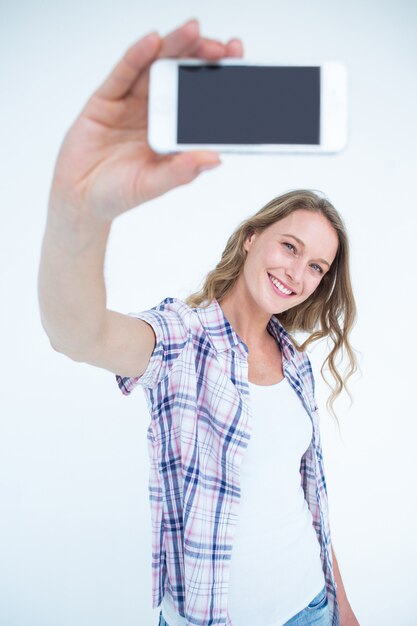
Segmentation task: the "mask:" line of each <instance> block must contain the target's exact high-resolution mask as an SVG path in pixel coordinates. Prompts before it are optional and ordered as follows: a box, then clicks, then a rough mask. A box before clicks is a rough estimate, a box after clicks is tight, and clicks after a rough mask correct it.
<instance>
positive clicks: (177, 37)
mask: <svg viewBox="0 0 417 626" xmlns="http://www.w3.org/2000/svg"><path fill="white" fill-rule="evenodd" d="M242 52H243V51H242V45H241V43H240V41H239V40H237V39H233V40H231V41H229V42H228V43H227V44H222V43H221V42H219V41H215V40H212V39H206V38H203V37H202V36H201V35H200V32H199V25H198V23H197V22H196V20H191V21H189V22H187V23H186V24H184V25H183V26H182V27H180V28H178V29H176V30H175V31H173V32H172V33H170V34H168V35H167V36H165V37H160V36H159V35H158V34H156V33H151V34H150V35H148V36H146V37H144V38H142V39H140V40H139V41H137V42H136V43H135V44H134V45H132V46H131V47H130V48H129V50H128V51H127V52H126V54H125V55H124V57H123V58H122V59H121V61H120V62H119V63H118V64H117V65H116V67H115V68H114V70H113V71H112V72H111V74H110V75H109V77H108V78H107V79H106V80H105V81H104V83H103V84H102V85H101V86H100V87H99V88H98V89H97V91H96V92H95V93H94V94H93V95H92V97H91V98H90V100H89V101H88V102H87V104H86V106H85V108H84V109H83V111H82V112H81V114H80V115H79V117H78V118H77V120H76V121H75V122H74V124H73V125H72V127H71V128H70V130H69V131H68V133H67V135H66V137H65V140H64V142H63V145H62V147H61V150H60V153H59V156H58V160H57V163H56V168H55V172H54V178H53V183H52V187H51V192H50V199H49V207H48V219H47V225H46V230H45V234H44V239H43V245H42V255H41V264H40V270H39V284H38V289H39V302H40V309H41V319H42V324H43V326H44V328H45V331H46V333H47V334H48V337H49V339H50V342H51V345H52V347H53V348H54V349H55V350H57V351H59V352H61V353H63V354H66V355H67V356H68V357H70V358H71V359H73V360H75V361H80V362H85V363H90V364H92V365H95V366H98V367H102V368H105V369H107V370H109V371H111V372H113V373H114V374H115V375H116V380H117V383H118V385H119V387H120V389H121V391H122V392H123V393H124V394H125V395H127V394H129V393H131V391H132V390H133V388H134V387H135V386H136V385H141V386H142V388H143V389H144V392H145V394H146V397H147V400H148V406H149V409H150V412H151V422H150V426H149V430H148V437H149V446H150V452H151V454H150V460H151V471H150V482H149V495H150V503H151V515H152V533H153V537H152V541H153V550H152V571H153V607H158V606H161V613H160V619H159V623H160V624H161V625H168V626H197V625H199V626H212V625H213V626H214V625H216V626H232V625H233V626H281V625H282V624H291V625H292V626H296V625H297V626H301V625H307V624H313V623H314V624H316V625H321V626H324V625H326V626H327V625H329V624H331V626H338V625H339V624H341V625H342V626H351V625H354V624H358V622H357V620H356V618H355V616H354V614H353V611H352V609H351V607H350V604H349V602H348V599H347V597H346V593H345V591H344V588H343V583H342V580H341V577H340V572H339V570H338V567H337V562H336V558H335V555H334V551H333V548H332V544H331V537H330V529H329V520H328V503H327V492H326V482H325V475H324V468H323V458H322V451H321V444H320V432H319V420H318V410H317V405H316V401H315V396H314V378H313V373H312V370H311V365H310V361H309V359H308V356H307V354H306V353H305V352H304V351H303V350H304V349H305V347H306V346H307V345H308V344H309V343H310V342H311V341H314V340H315V339H318V338H320V337H330V338H331V340H332V341H333V349H332V351H331V353H330V354H329V356H328V359H327V360H328V365H329V369H330V371H331V373H332V374H333V377H334V379H335V382H336V386H335V389H334V391H333V394H332V398H331V401H330V406H332V403H333V400H334V399H335V397H336V396H337V395H338V394H339V393H340V392H341V391H342V390H343V388H344V387H345V383H346V379H345V380H343V379H342V377H341V376H340V374H339V373H338V371H337V368H336V366H335V357H336V355H337V353H338V352H339V351H340V350H342V349H345V350H346V352H347V354H348V356H349V359H350V368H351V369H350V373H349V375H350V374H351V373H352V372H353V371H354V369H355V366H356V364H355V358H354V356H353V352H352V350H351V347H350V344H349V340H348V335H349V331H350V329H351V327H352V324H353V322H354V318H355V303H354V298H353V295H352V290H351V285H350V280H349V252H348V240H347V236H346V232H345V228H344V225H343V222H342V220H341V218H340V216H339V215H338V213H337V211H336V210H335V208H334V207H333V206H332V205H331V203H330V202H329V201H328V200H327V199H325V198H324V197H322V196H320V195H318V194H316V193H314V192H312V191H309V190H298V191H291V192H288V193H286V194H284V195H282V196H279V197H277V198H275V199H274V200H272V201H271V202H270V203H268V204H267V205H266V206H265V207H264V208H262V209H261V210H260V211H258V213H256V214H255V215H254V216H252V217H250V218H249V219H247V220H245V221H244V222H243V223H242V224H241V225H240V226H239V227H238V228H237V230H236V231H235V233H234V234H233V235H232V236H231V237H230V239H229V240H228V242H227V245H226V248H225V250H224V253H223V255H222V258H221V260H220V262H219V263H218V265H217V267H216V268H215V269H214V270H213V271H212V272H210V273H209V274H208V276H207V278H206V281H205V283H204V286H203V288H202V290H201V291H200V292H199V293H196V294H193V295H192V296H190V297H189V298H187V300H186V301H185V302H184V301H181V300H179V299H177V298H175V297H167V298H165V299H164V300H163V301H162V302H161V303H159V304H158V305H157V306H155V307H154V308H152V309H150V310H148V311H144V312H140V313H134V314H133V313H132V314H129V315H123V314H121V313H117V312H115V311H111V310H109V309H107V308H106V290H105V284H104V278H103V262H104V256H105V250H106V244H107V239H108V235H109V231H110V227H111V223H112V221H113V220H114V219H115V218H116V217H117V216H118V215H120V214H121V213H123V212H125V211H128V210H129V209H131V208H133V207H136V206H137V205H139V204H141V203H143V202H146V201H147V200H150V199H152V198H155V197H156V196H158V195H161V194H163V193H165V192H166V191H168V190H170V189H172V188H174V187H176V186H178V185H182V184H185V183H187V182H190V181H191V180H193V179H194V178H196V177H197V176H198V174H199V173H200V172H201V171H202V170H204V169H207V168H212V167H216V166H217V165H218V164H219V159H218V155H217V154H216V153H213V152H209V151H194V152H188V153H183V154H176V155H169V156H161V155H157V154H155V153H154V152H152V150H151V149H150V147H149V146H148V144H147V95H148V77H149V67H150V65H151V64H152V62H153V61H154V60H155V59H156V58H158V57H162V56H167V57H186V56H194V57H199V58H203V59H207V60H218V59H221V58H223V57H226V56H230V57H233V56H236V57H239V56H241V55H242ZM297 330H303V331H307V332H308V333H311V334H310V336H309V337H308V339H307V340H306V341H305V342H304V344H303V345H302V346H299V345H298V344H297V343H296V342H295V340H294V339H293V338H291V335H290V333H291V332H292V331H297Z"/></svg>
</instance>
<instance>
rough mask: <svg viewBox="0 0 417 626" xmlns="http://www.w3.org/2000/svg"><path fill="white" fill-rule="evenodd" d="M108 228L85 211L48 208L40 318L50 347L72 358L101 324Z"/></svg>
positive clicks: (77, 356)
mask: <svg viewBox="0 0 417 626" xmlns="http://www.w3.org/2000/svg"><path fill="white" fill-rule="evenodd" d="M110 227H111V222H104V221H103V220H100V219H98V218H95V217H94V216H93V215H91V214H88V213H86V212H84V213H82V212H77V211H74V210H71V209H66V208H64V207H50V209H49V211H48V218H47V224H46V229H45V233H44V238H43V242H42V250H41V260H40V267H39V274H38V298H39V304H40V312H41V321H42V325H43V327H44V329H45V332H46V333H47V335H48V337H49V340H50V342H51V345H52V346H53V347H54V348H55V350H58V351H59V352H64V353H65V354H67V355H68V356H69V357H72V358H74V359H75V360H78V359H81V358H82V354H83V350H84V349H85V348H87V347H88V346H90V345H91V344H92V342H94V341H96V340H97V338H98V336H99V335H100V333H101V330H102V328H103V322H104V314H105V311H106V288H105V282H104V272H103V267H104V258H105V252H106V245H107V240H108V236H109V231H110Z"/></svg>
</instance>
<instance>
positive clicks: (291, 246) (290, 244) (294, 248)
mask: <svg viewBox="0 0 417 626" xmlns="http://www.w3.org/2000/svg"><path fill="white" fill-rule="evenodd" d="M283 245H284V246H290V248H292V249H293V250H294V251H295V250H296V247H295V246H293V245H292V243H289V242H288V241H284V242H283Z"/></svg>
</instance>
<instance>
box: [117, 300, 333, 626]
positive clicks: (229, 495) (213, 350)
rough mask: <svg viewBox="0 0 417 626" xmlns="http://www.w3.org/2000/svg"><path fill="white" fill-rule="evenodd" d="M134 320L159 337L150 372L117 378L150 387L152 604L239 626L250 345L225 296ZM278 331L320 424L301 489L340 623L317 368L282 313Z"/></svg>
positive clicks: (290, 368)
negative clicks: (232, 591)
mask: <svg viewBox="0 0 417 626" xmlns="http://www.w3.org/2000/svg"><path fill="white" fill-rule="evenodd" d="M129 315H132V316H134V317H137V318H140V319H142V320H145V321H146V322H148V324H150V325H151V326H152V328H153V329H154V331H155V335H156V345H155V349H154V351H153V353H152V356H151V358H150V361H149V364H148V367H147V369H146V371H145V372H144V373H143V375H142V376H141V377H134V378H126V377H125V378H123V377H121V376H119V375H116V380H117V383H118V385H119V388H120V390H121V391H122V393H123V394H124V395H128V394H130V393H131V392H132V390H133V389H134V387H135V386H136V385H137V384H140V385H142V387H143V389H144V391H145V395H146V399H147V403H148V407H149V410H150V413H151V422H150V424H149V427H148V450H149V457H150V474H149V498H150V504H151V518H152V571H153V585H152V595H153V603H152V607H153V608H156V607H158V606H159V605H160V604H161V602H162V598H163V596H164V594H165V592H167V593H169V594H170V595H171V596H172V601H173V604H174V606H175V607H176V610H177V612H178V613H179V615H181V616H183V617H184V618H185V621H186V624H187V626H233V625H232V622H231V619H230V617H229V615H228V612H227V597H228V595H227V594H228V581H229V571H230V559H231V558H232V548H233V537H234V532H235V528H236V523H237V517H238V515H239V500H240V465H241V463H242V459H243V455H244V453H245V450H246V448H247V445H248V442H249V439H250V436H251V432H252V414H251V407H250V396H249V385H248V348H247V346H246V344H245V343H244V342H243V341H242V340H241V339H240V337H239V336H238V335H237V334H236V332H235V331H234V330H233V328H232V326H231V325H230V323H229V321H228V320H227V319H226V317H225V315H224V313H223V311H222V309H221V307H220V305H219V303H218V301H217V300H213V301H212V302H211V303H210V304H209V305H208V306H207V307H206V308H204V307H199V308H190V307H189V306H188V305H187V304H186V303H185V302H183V301H181V300H178V299H177V298H165V300H163V301H162V302H161V303H160V304H158V305H157V306H155V307H154V308H152V309H150V310H148V311H144V312H142V313H129ZM268 331H269V333H270V334H271V335H272V336H273V337H274V338H275V339H276V341H277V342H278V345H279V348H280V350H281V353H282V365H283V371H284V374H285V377H286V378H287V379H288V381H289V383H290V384H291V386H292V387H293V389H294V391H295V393H296V394H297V395H298V397H299V398H300V401H301V402H302V405H303V406H304V408H305V410H306V411H307V413H308V415H309V416H310V418H311V420H312V424H313V436H312V440H311V443H310V446H309V447H308V449H307V450H306V452H305V453H304V455H303V457H302V459H301V463H300V476H301V484H302V487H303V490H304V494H305V499H306V502H307V504H308V507H309V509H310V511H311V514H312V517H313V526H314V529H315V531H316V533H317V538H318V540H319V543H320V549H321V550H320V555H321V560H322V566H323V572H324V575H325V580H326V589H327V597H328V603H329V610H330V617H331V625H332V626H340V621H339V610H338V604H337V598H336V583H335V579H334V573H333V562H332V552H331V540H330V528H329V517H328V501H327V488H326V480H325V475H324V467H323V454H322V449H321V445H320V432H319V416H318V409H317V405H316V402H315V399H314V378H313V372H312V368H311V364H310V360H309V358H308V356H307V354H306V353H305V352H298V351H297V350H296V349H295V347H294V346H293V344H292V343H291V341H290V338H289V335H288V334H287V332H286V331H285V329H284V328H283V326H282V325H281V323H280V322H279V320H278V319H277V318H276V316H274V315H273V316H272V317H271V319H270V321H269V323H268ZM278 410H279V407H277V411H278ZM271 497H273V481H271Z"/></svg>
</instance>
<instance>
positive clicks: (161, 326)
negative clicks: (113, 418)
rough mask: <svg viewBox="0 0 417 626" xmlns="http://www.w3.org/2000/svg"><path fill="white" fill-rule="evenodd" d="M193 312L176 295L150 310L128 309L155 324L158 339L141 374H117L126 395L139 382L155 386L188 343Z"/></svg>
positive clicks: (119, 384)
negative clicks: (135, 310) (126, 375)
mask: <svg viewBox="0 0 417 626" xmlns="http://www.w3.org/2000/svg"><path fill="white" fill-rule="evenodd" d="M190 313H191V309H190V307H189V306H188V305H187V304H185V302H183V301H181V300H178V299H177V298H165V300H163V301H162V302H161V303H160V304H158V305H157V306H155V307H153V308H152V309H150V310H148V311H142V312H141V313H128V315H130V316H132V317H137V318H138V319H141V320H144V321H145V322H147V323H148V324H150V325H151V326H152V328H153V330H154V332H155V336H156V343H155V348H154V350H153V352H152V355H151V358H150V360H149V363H148V366H147V368H146V370H145V371H144V373H143V374H142V376H136V377H123V376H120V375H119V374H116V382H117V384H118V386H119V389H120V391H121V392H122V393H123V395H125V396H127V395H129V394H130V393H131V392H132V391H133V389H134V388H135V387H136V386H137V385H138V384H139V385H142V386H143V387H148V388H154V387H156V385H158V383H159V382H160V381H161V380H163V379H164V378H165V377H166V376H167V374H168V373H169V372H170V370H171V367H172V365H173V363H174V361H175V360H176V359H177V358H178V357H179V355H180V354H181V352H182V350H183V348H184V346H185V345H186V343H187V338H188V335H189V316H190Z"/></svg>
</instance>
